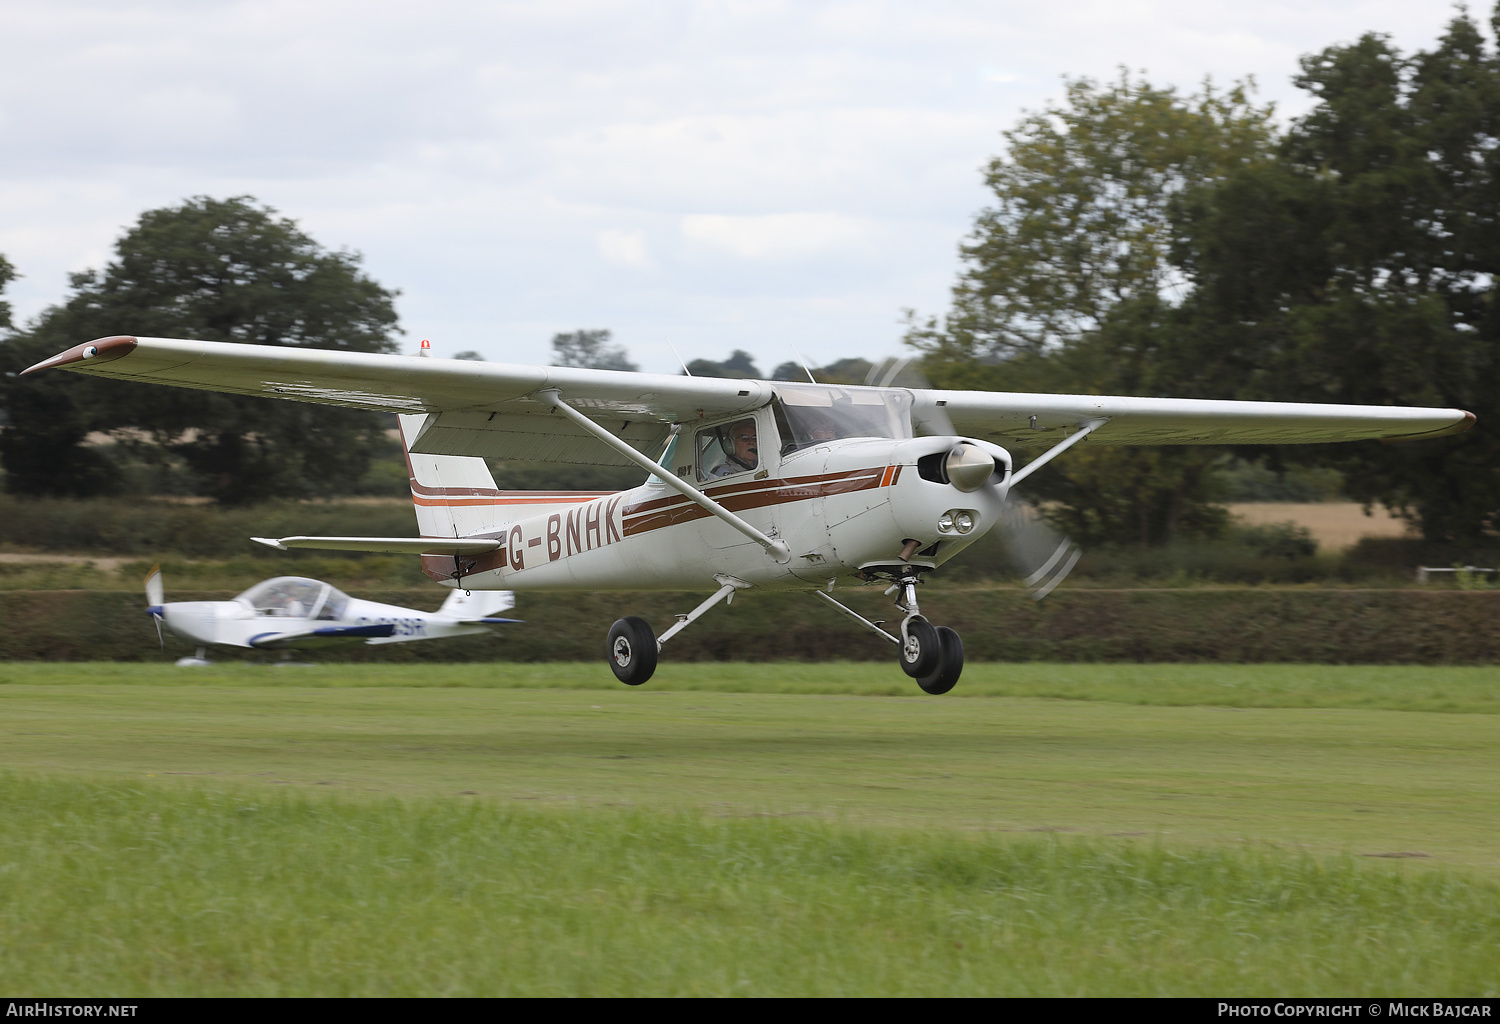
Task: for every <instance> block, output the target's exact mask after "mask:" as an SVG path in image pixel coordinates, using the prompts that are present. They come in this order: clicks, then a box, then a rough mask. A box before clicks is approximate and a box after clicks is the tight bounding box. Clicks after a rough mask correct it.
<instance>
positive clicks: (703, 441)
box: [693, 416, 760, 481]
mask: <svg viewBox="0 0 1500 1024" xmlns="http://www.w3.org/2000/svg"><path fill="white" fill-rule="evenodd" d="M693 449H694V451H695V452H696V454H697V464H698V470H697V471H698V479H699V480H700V481H705V480H718V479H720V478H721V477H726V476H733V475H735V474H736V473H748V472H749V471H750V470H752V469H757V468H759V466H760V435H759V431H758V430H757V429H756V424H755V417H753V416H747V417H745V418H744V419H738V420H735V421H734V422H733V423H721V424H719V425H718V426H715V427H705V428H703V429H702V430H700V431H698V434H697V438H696V440H695V442H694V445H693Z"/></svg>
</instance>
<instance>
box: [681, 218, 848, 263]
mask: <svg viewBox="0 0 1500 1024" xmlns="http://www.w3.org/2000/svg"><path fill="white" fill-rule="evenodd" d="M682 235H683V237H684V238H687V239H689V240H690V241H694V242H702V243H704V244H706V245H709V246H712V247H714V248H717V249H722V250H724V251H726V252H730V253H733V254H734V255H736V256H738V257H740V258H741V259H746V260H798V259H805V258H807V257H809V256H813V255H816V254H818V253H822V252H827V251H829V250H832V249H847V248H852V247H854V246H857V245H861V244H865V243H868V242H870V241H871V240H872V239H874V238H875V237H876V236H877V235H878V231H877V230H876V229H875V227H874V226H873V225H872V224H871V223H870V222H868V221H865V220H862V219H860V218H856V217H847V216H844V215H842V214H838V213H771V214H762V215H760V216H752V217H735V216H726V215H724V214H694V215H692V216H688V217H684V218H682Z"/></svg>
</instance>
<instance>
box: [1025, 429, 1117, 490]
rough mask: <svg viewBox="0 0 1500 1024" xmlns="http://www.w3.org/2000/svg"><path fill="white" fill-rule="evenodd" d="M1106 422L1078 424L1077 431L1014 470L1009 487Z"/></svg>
mask: <svg viewBox="0 0 1500 1024" xmlns="http://www.w3.org/2000/svg"><path fill="white" fill-rule="evenodd" d="M1108 422H1109V421H1108V420H1084V421H1083V422H1082V423H1080V424H1078V429H1077V430H1075V431H1074V432H1073V433H1072V434H1071V435H1070V436H1068V437H1067V438H1066V439H1065V440H1062V441H1059V442H1057V444H1055V445H1053V446H1052V447H1051V448H1048V449H1047V450H1046V451H1044V452H1042V454H1041V455H1038V456H1037V457H1036V458H1034V459H1032V460H1031V461H1030V462H1028V463H1026V465H1025V466H1022V467H1021V468H1020V469H1018V470H1016V472H1015V473H1013V474H1011V478H1010V485H1011V486H1012V487H1014V486H1015V485H1016V484H1018V483H1020V482H1021V481H1022V480H1025V479H1026V478H1027V477H1028V476H1030V475H1031V474H1032V473H1035V472H1036V471H1037V470H1039V469H1041V468H1042V467H1043V466H1045V465H1046V464H1047V463H1049V462H1051V461H1052V460H1053V459H1055V458H1057V457H1058V456H1059V455H1061V454H1062V453H1063V452H1065V451H1067V450H1068V449H1069V448H1071V447H1073V446H1074V445H1075V444H1077V443H1078V442H1079V441H1082V440H1083V439H1084V438H1085V437H1088V436H1089V435H1090V434H1092V433H1093V432H1094V431H1096V430H1098V429H1099V428H1100V427H1102V426H1104V424H1106V423H1108Z"/></svg>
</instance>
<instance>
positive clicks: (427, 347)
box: [417, 338, 432, 358]
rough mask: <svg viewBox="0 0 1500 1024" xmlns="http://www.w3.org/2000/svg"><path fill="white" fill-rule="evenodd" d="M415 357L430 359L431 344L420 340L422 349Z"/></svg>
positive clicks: (424, 339) (425, 340)
mask: <svg viewBox="0 0 1500 1024" xmlns="http://www.w3.org/2000/svg"><path fill="white" fill-rule="evenodd" d="M417 355H419V356H426V357H428V358H431V357H432V342H430V341H428V340H427V339H426V338H423V339H422V347H421V348H420V349H418V350H417Z"/></svg>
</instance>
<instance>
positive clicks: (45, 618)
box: [0, 587, 1500, 664]
mask: <svg viewBox="0 0 1500 1024" xmlns="http://www.w3.org/2000/svg"><path fill="white" fill-rule="evenodd" d="M169 596H170V597H171V599H173V600H183V601H187V600H223V599H225V598H228V597H231V596H232V595H231V594H229V593H227V592H203V593H191V594H190V593H173V594H171V595H169ZM359 596H362V597H368V598H371V599H373V600H378V601H386V602H389V603H392V604H399V605H406V606H410V607H416V608H424V609H433V608H435V607H436V606H437V604H438V603H439V601H440V600H441V597H442V593H441V592H440V591H438V590H437V588H428V589H425V590H405V591H388V592H384V593H375V592H369V593H361V594H360V595H359ZM703 596H704V595H702V594H662V593H643V594H631V593H610V594H522V595H520V596H519V602H520V604H519V607H518V608H517V610H516V612H515V613H513V614H516V615H517V616H518V617H520V618H524V619H526V620H527V622H526V625H522V626H511V627H505V629H504V633H503V635H501V636H497V637H462V638H459V639H455V640H443V641H436V640H434V641H420V642H416V643H409V644H396V645H384V646H379V647H367V646H364V645H351V646H347V647H334V648H324V649H321V650H319V651H316V652H314V653H313V654H311V657H312V658H313V659H314V660H337V661H382V662H397V661H400V662H405V661H412V662H415V661H502V660H503V661H576V660H587V659H592V658H600V657H602V656H603V649H604V636H605V632H606V631H607V630H608V628H609V626H610V623H611V622H613V621H614V620H615V619H616V618H618V617H620V616H622V615H642V616H644V617H645V618H646V619H647V620H648V621H650V622H651V623H652V624H653V626H654V627H655V628H656V629H657V630H658V631H661V630H663V629H665V628H666V627H667V626H668V625H669V624H671V622H672V621H673V615H674V613H678V612H686V611H688V610H689V609H691V608H692V607H693V606H694V605H695V604H697V603H698V602H699V601H700V600H702V598H703ZM839 596H840V597H841V598H843V599H844V600H846V601H847V603H849V604H850V605H851V606H852V607H854V608H855V609H856V610H858V611H860V612H861V613H862V614H865V615H866V616H867V617H869V618H873V619H878V618H892V619H894V618H895V617H896V616H897V614H898V613H897V612H896V611H895V609H894V608H892V607H891V605H890V604H889V603H888V601H887V600H886V599H885V598H884V597H882V595H881V593H880V591H879V590H878V589H877V588H873V587H872V588H870V589H868V590H858V591H852V592H847V591H841V592H840V595H839ZM142 603H143V602H142V599H141V597H140V596H139V595H137V594H132V593H128V592H115V591H84V590H52V591H11V592H6V593H0V624H3V629H0V659H3V660H47V661H155V660H159V659H162V658H163V657H164V655H163V653H162V652H161V651H160V650H159V649H158V648H157V644H156V634H155V631H154V630H153V629H152V627H151V624H150V620H149V619H147V618H146V616H145V614H144V611H143V608H142ZM922 610H923V612H924V613H925V614H926V615H927V616H928V618H930V619H931V620H932V621H933V622H935V623H937V624H946V625H950V626H952V627H953V628H955V629H957V630H958V631H959V633H960V634H961V635H962V636H963V639H964V645H965V648H966V652H967V656H968V658H969V659H970V660H975V661H1133V662H1174V661H1184V662H1240V663H1245V662H1304V663H1322V664H1347V663H1358V664H1486V663H1490V662H1493V661H1495V660H1497V658H1500V629H1497V625H1500V591H1474V592H1465V591H1413V590H1209V589H1192V590H1082V589H1077V590H1072V591H1068V592H1066V593H1063V592H1059V593H1055V594H1053V595H1052V596H1051V597H1049V598H1048V599H1047V600H1046V601H1044V602H1042V603H1041V604H1036V603H1034V602H1032V601H1031V600H1030V599H1029V598H1028V597H1027V596H1026V595H1025V594H1024V593H1022V592H1021V591H1019V590H1006V589H975V590H952V591H948V592H942V591H936V590H934V591H932V592H928V593H924V594H923V595H922ZM894 651H895V648H894V646H893V645H891V644H888V643H885V642H883V641H881V640H879V639H878V638H876V637H873V636H871V635H869V634H868V633H867V632H865V631H864V630H862V629H861V628H860V627H858V626H857V625H856V624H855V623H853V622H852V621H850V620H849V619H847V618H845V617H843V616H841V615H839V614H838V613H837V612H836V611H835V610H834V609H832V608H830V607H828V606H827V605H825V604H823V603H822V602H821V601H819V600H818V599H817V598H815V597H813V596H812V595H809V594H783V595H749V594H746V595H741V596H740V597H739V598H738V599H737V600H736V601H735V603H734V605H733V606H732V607H728V608H725V607H722V606H721V607H719V608H716V609H714V610H713V611H711V612H710V613H709V614H708V615H706V616H705V617H704V618H702V619H700V620H699V621H697V622H696V623H694V624H693V625H692V626H690V627H688V629H687V630H686V631H684V632H683V633H681V634H679V635H678V636H677V637H675V638H673V639H672V640H671V641H670V643H669V645H668V649H667V651H666V652H664V656H665V657H668V658H670V659H671V660H674V661H776V660H793V661H816V660H824V659H850V660H870V659H888V658H894ZM183 653H187V646H186V645H185V644H184V643H183V642H181V641H177V640H174V639H172V638H171V637H168V639H167V649H166V655H165V656H167V657H175V656H177V655H180V654H183ZM219 656H221V655H216V657H219ZM222 656H223V657H234V656H236V655H234V654H232V653H231V652H223V655H222ZM249 656H251V657H255V658H266V657H274V656H271V655H265V654H259V653H254V652H252V653H250V655H249Z"/></svg>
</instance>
